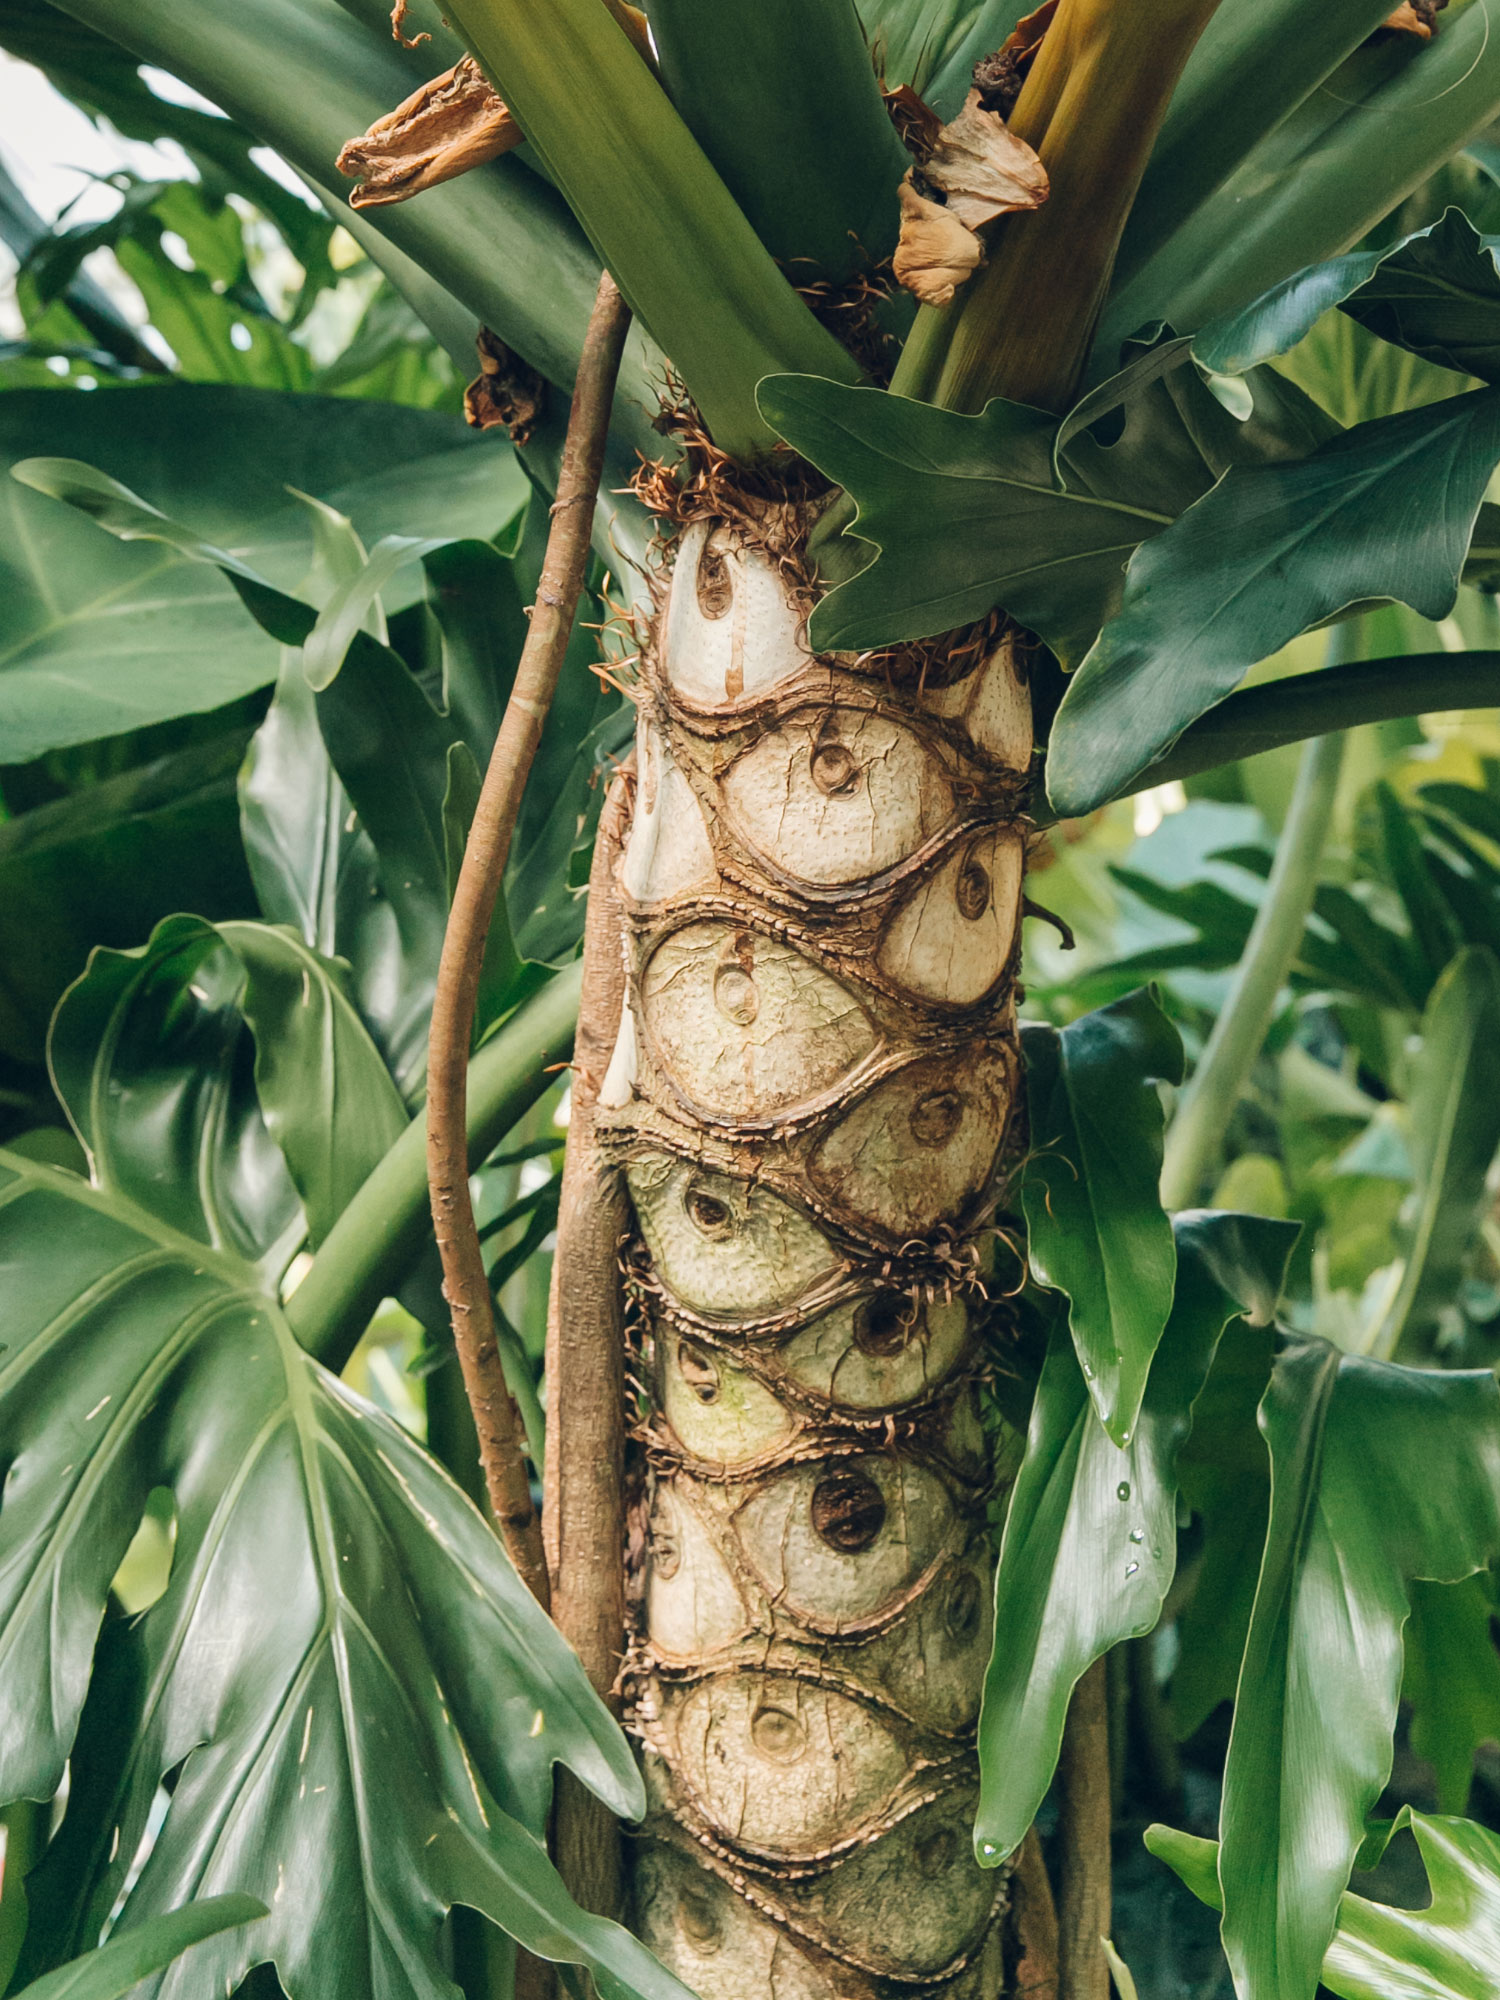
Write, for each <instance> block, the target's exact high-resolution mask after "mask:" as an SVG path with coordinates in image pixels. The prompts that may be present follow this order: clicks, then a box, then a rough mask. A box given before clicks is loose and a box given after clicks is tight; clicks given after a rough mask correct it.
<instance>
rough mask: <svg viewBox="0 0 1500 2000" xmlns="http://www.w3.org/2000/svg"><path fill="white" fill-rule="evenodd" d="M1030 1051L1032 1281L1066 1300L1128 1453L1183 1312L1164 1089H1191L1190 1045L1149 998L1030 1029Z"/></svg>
mask: <svg viewBox="0 0 1500 2000" xmlns="http://www.w3.org/2000/svg"><path fill="white" fill-rule="evenodd" d="M1021 1045H1022V1048H1023V1050H1024V1051H1025V1056H1026V1101H1027V1107H1028V1116H1029V1121H1030V1129H1031V1150H1030V1152H1029V1153H1028V1155H1027V1159H1026V1165H1025V1172H1024V1175H1023V1178H1022V1182H1021V1203H1022V1207H1023V1208H1024V1210H1025V1213H1026V1226H1027V1234H1028V1237H1029V1240H1030V1257H1031V1268H1032V1270H1033V1271H1034V1272H1035V1274H1036V1276H1037V1277H1038V1278H1039V1279H1040V1281H1041V1282H1042V1283H1043V1284H1044V1285H1052V1286H1055V1287H1056V1288H1057V1290H1059V1291H1061V1292H1065V1293H1066V1294H1067V1297H1068V1300H1069V1313H1068V1320H1069V1326H1070V1329H1071V1331H1072V1335H1073V1344H1074V1346H1075V1347H1076V1348H1077V1350H1078V1359H1079V1363H1080V1365H1081V1367H1082V1369H1083V1372H1084V1376H1085V1378H1086V1379H1087V1381H1088V1384H1089V1392H1090V1395H1091V1397H1092V1400H1093V1403H1094V1407H1095V1409H1096V1410H1097V1411H1098V1413H1099V1421H1100V1422H1101V1423H1102V1424H1103V1425H1104V1427H1105V1429H1106V1431H1107V1432H1108V1433H1109V1435H1110V1437H1111V1438H1112V1439H1113V1441H1114V1442H1115V1443H1116V1444H1117V1445H1123V1444H1127V1443H1128V1442H1129V1440H1130V1433H1131V1429H1132V1427H1133V1425H1134V1423H1135V1419H1136V1412H1137V1411H1138V1410H1139V1408H1140V1403H1141V1396H1142V1394H1143V1393H1144V1391H1145V1387H1146V1376H1147V1372H1148V1370H1149V1369H1150V1366H1151V1357H1152V1355H1153V1354H1154V1353H1155V1352H1156V1343H1157V1341H1158V1340H1159V1339H1160V1337H1161V1331H1162V1328H1163V1327H1164V1326H1165V1325H1166V1323H1167V1314H1168V1313H1169V1312H1170V1311H1171V1307H1172V1287H1173V1280H1174V1276H1175V1273H1176V1267H1177V1257H1176V1251H1175V1249H1174V1246H1173V1240H1172V1225H1171V1223H1170V1222H1169V1221H1168V1220H1167V1217H1166V1215H1165V1213H1164V1211H1163V1209H1162V1205H1161V1198H1160V1196H1159V1195H1158V1193H1157V1182H1158V1181H1159V1180H1160V1178H1161V1161H1162V1127H1163V1118H1162V1107H1161V1098H1160V1097H1159V1095H1158V1094H1157V1089H1156V1085H1157V1080H1158V1079H1161V1080H1163V1081H1165V1082H1168V1083H1180V1082H1181V1081H1182V1042H1181V1040H1180V1038H1179V1037H1178V1034H1177V1030H1176V1029H1175V1028H1174V1027H1173V1026H1172V1024H1171V1022H1170V1021H1169V1020H1168V1019H1167V1017H1166V1015H1165V1014H1164V1013H1163V1012H1162V1010H1161V1008H1160V1007H1159V1006H1158V1004H1157V1002H1156V1000H1155V998H1154V996H1153V995H1152V994H1150V993H1148V992H1147V991H1145V989H1144V988H1143V989H1142V990H1141V991H1140V992H1137V993H1132V994H1129V995H1128V996H1127V997H1126V998H1125V999H1123V1000H1116V1001H1115V1002H1114V1003H1113V1004H1112V1005H1110V1006H1108V1007H1100V1008H1097V1009H1096V1010H1095V1011H1094V1012H1093V1013H1091V1014H1085V1015H1083V1016H1082V1017H1081V1019H1079V1020H1077V1021H1074V1022H1073V1023H1072V1024H1071V1025H1070V1026H1068V1027H1066V1028H1063V1029H1061V1030H1059V1029H1056V1028H1050V1027H1043V1026H1041V1025H1040V1024H1038V1025H1035V1026H1032V1025H1027V1026H1026V1027H1024V1028H1023V1029H1022V1031H1021Z"/></svg>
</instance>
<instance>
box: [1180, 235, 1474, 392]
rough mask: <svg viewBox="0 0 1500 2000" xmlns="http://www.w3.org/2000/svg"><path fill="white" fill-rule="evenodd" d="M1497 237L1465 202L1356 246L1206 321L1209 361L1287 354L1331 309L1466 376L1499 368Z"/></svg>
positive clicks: (1202, 337) (1232, 370) (1236, 370)
mask: <svg viewBox="0 0 1500 2000" xmlns="http://www.w3.org/2000/svg"><path fill="white" fill-rule="evenodd" d="M1497 248H1500V244H1497V242H1496V241H1495V240H1494V239H1492V238H1490V237H1485V236H1481V235H1480V233H1479V231H1478V230H1477V229H1476V228H1475V227H1474V225H1473V223H1472V222H1470V220H1469V218H1468V217H1467V216H1466V215H1465V214H1464V212H1463V210H1462V209H1458V208H1450V209H1449V210H1448V212H1447V213H1446V214H1445V215H1444V216H1443V217H1442V219H1441V221H1438V222H1434V223H1432V224H1431V225H1430V226H1429V227H1428V228H1426V229H1423V230H1420V231H1418V233H1417V234H1416V235H1414V236H1408V237H1406V238H1404V239H1403V241H1401V242H1400V243H1397V244H1393V245H1391V246H1390V247H1389V248H1387V249H1383V250H1355V251H1351V252H1350V253H1349V255H1348V256H1346V257H1335V258H1333V259H1332V260H1331V261H1330V262H1328V263H1326V264H1314V265H1312V266H1310V267H1309V268H1308V269H1307V270H1305V271H1298V272H1297V273H1296V274H1295V275H1294V276H1292V277H1290V278H1287V279H1286V280H1285V281H1284V282H1283V283H1281V284H1280V285H1277V286H1275V287H1274V288H1273V289H1272V290H1271V291H1269V292H1267V293H1265V294H1264V295H1263V296H1262V297H1261V298H1258V299H1257V300H1256V301H1255V302H1254V304H1253V305H1249V306H1246V307H1245V309H1244V311H1243V312H1239V313H1235V314H1234V315H1233V316H1232V317H1231V318H1229V319H1224V320H1217V321H1215V323H1214V324H1213V325H1212V326H1209V327H1205V328H1204V330H1203V332H1202V333H1200V334H1199V335H1198V336H1197V337H1196V339H1195V340H1194V342H1193V352H1194V353H1195V354H1196V355H1197V356H1198V359H1199V360H1200V361H1201V362H1202V363H1203V365H1204V367H1205V368H1215V369H1218V370H1219V371H1220V372H1221V373H1225V374H1236V375H1237V374H1241V373H1243V371H1244V370H1245V369H1247V368H1252V367H1254V366H1255V364H1256V363H1257V362H1260V361H1269V360H1271V359H1272V357H1273V356H1275V355H1278V354H1285V353H1286V351H1287V349H1288V348H1290V347H1294V346H1295V345H1296V344H1297V342H1298V341H1299V340H1301V339H1302V338H1303V336H1304V335H1305V334H1307V333H1309V332H1311V330H1312V327H1313V323H1314V322H1315V321H1316V320H1317V319H1319V318H1320V317H1321V316H1322V314H1323V313H1325V312H1327V311H1328V310H1329V308H1330V307H1332V306H1341V307H1342V308H1343V310H1344V311H1345V312H1346V313H1348V314H1349V316H1350V318H1351V319H1355V320H1357V321H1358V322H1359V323H1360V325H1361V326H1364V327H1367V328H1368V329H1369V330H1370V332H1371V333H1374V334H1378V335H1379V336H1380V338H1381V339H1382V340H1387V341H1390V342H1391V343H1392V344H1393V345H1394V346H1397V347H1404V348H1407V349H1408V350H1409V351H1410V352H1411V353H1413V354H1419V355H1421V356H1422V357H1423V359H1424V360H1427V361H1433V362H1436V363H1437V364H1438V365H1439V367H1442V368H1451V369H1453V370H1454V371H1455V372H1456V373H1457V374H1459V375H1477V376H1479V377H1480V378H1481V379H1482V380H1484V381H1487V382H1490V381H1494V380H1495V379H1496V377H1497V375H1500V265H1497V263H1496V251H1497Z"/></svg>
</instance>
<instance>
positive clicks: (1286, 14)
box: [1116, 0, 1384, 283]
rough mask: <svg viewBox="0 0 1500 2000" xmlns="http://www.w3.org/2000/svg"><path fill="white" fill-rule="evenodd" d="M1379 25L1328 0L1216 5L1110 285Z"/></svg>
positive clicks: (1363, 12)
mask: <svg viewBox="0 0 1500 2000" xmlns="http://www.w3.org/2000/svg"><path fill="white" fill-rule="evenodd" d="M1383 19H1384V15H1383V14H1382V12H1381V8H1380V0H1335V3H1334V4H1328V5H1324V6H1321V7H1319V8H1318V9H1317V10H1316V12H1314V13H1311V14H1310V13H1308V11H1307V10H1306V9H1305V8H1303V7H1302V6H1301V5H1300V4H1299V0H1261V4H1258V5H1255V6H1251V7H1244V6H1234V5H1228V6H1221V7H1219V8H1218V9H1217V10H1216V11H1215V13H1214V14H1213V16H1212V18H1211V19H1210V20H1209V22H1208V25H1207V26H1206V27H1205V29H1204V31H1203V34H1202V35H1201V37H1200V38H1199V40H1198V43H1197V45H1196V47H1195V48H1194V50H1193V53H1192V54H1191V55H1190V56H1189V57H1188V61H1187V67H1186V69H1184V71H1183V73H1182V80H1181V82H1180V83H1179V84H1178V86H1177V88H1176V90H1175V91H1174V92H1173V94H1172V102H1171V104H1170V105H1169V106H1168V108H1167V115H1166V118H1165V120H1164V121H1163V124H1162V129H1161V132H1160V134H1159V135H1158V137H1157V141H1156V144H1155V145H1154V146H1153V147H1152V149H1151V158H1150V161H1149V163H1148V165H1147V168H1146V173H1145V176H1144V178H1143V180H1142V182H1141V187H1140V192H1139V193H1138V194H1137V196H1136V198H1135V204H1134V206H1133V208H1132V209H1131V212H1130V221H1129V225H1128V227H1127V229H1126V232H1125V237H1124V240H1123V242H1122V243H1121V245H1120V254H1119V257H1118V259H1117V261H1116V271H1117V278H1116V282H1117V283H1120V282H1123V281H1124V280H1125V279H1126V278H1127V277H1128V276H1129V275H1130V273H1131V272H1133V271H1135V270H1137V269H1138V268H1139V267H1140V265H1141V264H1142V263H1143V262H1144V261H1145V259H1146V258H1147V257H1149V256H1150V255H1151V253H1152V252H1153V251H1154V250H1156V249H1157V248H1159V247H1160V245H1161V244H1162V243H1164V242H1165V241H1167V239H1168V238H1169V237H1171V236H1172V235H1173V233H1174V232H1175V231H1176V230H1177V229H1179V228H1180V227H1181V226H1182V223H1183V222H1184V220H1185V219H1186V218H1187V217H1188V216H1190V215H1192V213H1193V212H1194V211H1195V210H1196V209H1198V208H1200V207H1201V206H1202V205H1203V203H1204V202H1205V201H1206V200H1207V199H1208V198H1209V196H1211V195H1212V194H1213V192H1214V190H1215V189H1216V188H1218V187H1221V186H1222V185H1223V183H1224V181H1225V180H1226V179H1227V178H1228V176H1229V174H1230V172H1231V171H1232V170H1233V169H1234V168H1235V167H1236V166H1238V165H1239V163H1240V161H1241V160H1242V159H1243V158H1244V157H1245V155H1246V153H1248V152H1249V151H1250V150H1251V149H1252V148H1253V147H1254V146H1255V145H1256V144H1257V142H1258V141H1259V140H1260V139H1262V138H1263V137H1264V136H1265V134H1266V133H1267V132H1270V131H1274V130H1275V128H1276V127H1277V126H1278V125H1279V124H1280V123H1281V122H1282V120H1283V119H1284V118H1285V117H1286V116H1287V114H1288V113H1289V112H1290V111H1292V110H1294V109H1295V107H1296V106H1297V105H1298V104H1300V103H1301V102H1302V101H1303V100H1304V99H1305V98H1307V97H1308V96H1310V95H1311V93H1312V92H1313V91H1314V90H1315V89H1316V87H1317V86H1318V85H1319V84H1320V83H1322V82H1323V80H1324V79H1325V78H1326V77H1327V76H1328V74H1329V72H1330V71H1331V70H1333V69H1335V68H1336V67H1337V66H1338V64H1339V63H1340V62H1342V61H1343V60H1344V58H1345V57H1346V56H1348V55H1349V54H1350V53H1351V52H1352V51H1353V50H1355V49H1356V48H1358V47H1359V45H1360V43H1361V42H1363V41H1364V40H1365V39H1366V38H1367V36H1368V35H1369V34H1370V32H1371V30H1372V29H1374V28H1377V27H1378V26H1379V25H1380V23H1381V21H1382V20H1383Z"/></svg>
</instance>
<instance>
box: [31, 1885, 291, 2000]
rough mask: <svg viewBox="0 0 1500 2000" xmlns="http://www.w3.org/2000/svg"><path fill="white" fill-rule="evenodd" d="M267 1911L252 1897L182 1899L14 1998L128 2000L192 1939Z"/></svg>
mask: <svg viewBox="0 0 1500 2000" xmlns="http://www.w3.org/2000/svg"><path fill="white" fill-rule="evenodd" d="M265 1914H266V1906H265V1904H264V1903H257V1902H256V1900H255V1898H254V1897H253V1896H238V1895H229V1896H209V1897H206V1898H205V1899H204V1901H202V1902H201V1903H186V1904H184V1905H183V1907H182V1908H181V1909H180V1910H168V1911H166V1912H165V1913H164V1914H163V1915H162V1916H159V1917H152V1918H150V1919H148V1921H147V1922H145V1923H143V1924H140V1925H138V1926H136V1928H134V1929H133V1930H128V1931H125V1932H121V1933H117V1934H116V1935H114V1936H112V1937H111V1938H110V1940H109V1942H108V1944H104V1945H101V1946H99V1948H98V1949H97V1950H95V1951H91V1952H88V1953H86V1954H85V1955H84V1956H83V1957H82V1958H76V1959H73V1960H71V1961H70V1962H69V1963H68V1964H67V1965H60V1966H59V1967H58V1968H57V1970H56V1971H55V1972H48V1973H44V1974H43V1975H42V1977H41V1978H40V1979H36V1980H33V1981H32V1983H31V1985H29V1986H28V1987H26V1989H25V1990H24V1992H22V1993H19V1994H18V1995H17V1996H16V2000H126V1995H127V1994H129V1993H132V1992H134V1991H135V1989H136V1988H137V1987H138V1986H139V1985H140V1983H141V1981H142V1980H143V1979H148V1978H149V1977H150V1976H151V1974H152V1973H153V1972H160V1971H161V1970H162V1968H163V1967H164V1966H168V1965H170V1964H171V1963H172V1961H173V1959H174V1958H180V1957H181V1956H182V1954H183V1953H184V1952H185V1951H191V1950H192V1948H193V1946H194V1945H195V1944H201V1943H202V1942H203V1940H204V1939H205V1938H211V1937H215V1936H217V1935H218V1933H219V1932H220V1931H227V1930H232V1929H234V1927H235V1926H236V1925H238V1924H248V1923H254V1922H255V1920H256V1918H257V1917H263V1916H264V1915H265Z"/></svg>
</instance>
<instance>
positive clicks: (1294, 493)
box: [1047, 389, 1500, 814]
mask: <svg viewBox="0 0 1500 2000" xmlns="http://www.w3.org/2000/svg"><path fill="white" fill-rule="evenodd" d="M1497 461H1500V390H1494V389H1483V390H1476V391H1475V392H1474V393H1472V394H1470V395H1467V396H1459V397H1455V398H1453V399H1452V400H1450V401H1447V402H1443V403H1439V404H1436V405H1433V406H1431V407H1429V408H1427V409H1422V410H1414V411H1410V412H1407V413H1406V414H1404V415H1400V416H1394V417H1385V418H1379V419H1376V420H1374V421H1372V422H1370V423H1366V424H1359V425H1357V426H1356V427H1355V429H1353V430H1351V431H1346V432H1344V433H1343V434H1342V435H1341V436H1339V437H1336V438H1334V439H1333V440H1332V441H1331V442H1330V443H1328V444H1325V445H1323V446H1321V447H1320V448H1319V449H1318V450H1317V451H1315V452H1313V453H1312V454H1311V455H1310V456H1309V457H1307V458H1304V459H1301V460H1298V461H1297V462H1295V463H1292V464H1283V465H1263V466H1253V467H1252V466H1238V467H1234V468H1232V469H1231V470H1230V471H1229V472H1228V473H1227V474H1226V475H1225V477H1224V478H1223V479H1222V480H1221V481H1220V482H1219V484H1218V485H1217V486H1215V487H1214V488H1213V490H1212V491H1211V492H1210V493H1208V494H1206V495H1205V496H1204V497H1203V499H1201V500H1200V501H1198V503H1197V504H1196V505H1195V506H1192V507H1190V508H1189V509H1188V511H1187V512H1186V513H1184V514H1183V515H1182V516H1181V518H1180V519H1179V520H1178V521H1177V522H1176V523H1175V524H1174V525H1173V526H1171V527H1170V528H1168V529H1167V530H1166V532H1165V533H1163V534H1161V535H1158V536H1157V537H1156V538H1155V539H1154V540H1152V541H1150V542H1148V543H1146V544H1145V545H1144V546H1143V547H1142V548H1140V549H1139V550H1138V551H1137V552H1136V554H1135V555H1133V556H1132V557H1131V560H1130V568H1129V572H1128V574H1127V577H1126V582H1125V593H1124V600H1123V604H1122V607H1121V610H1120V612H1119V615H1118V616H1117V617H1115V618H1113V619H1111V621H1110V623H1109V624H1108V625H1107V626H1106V627H1105V629H1104V631H1103V632H1102V634H1101V635H1100V637H1099V639H1098V641H1097V642H1096V644H1095V645H1094V647H1093V648H1092V650H1091V651H1090V653H1089V655H1088V657H1087V659H1086V660H1085V661H1084V662H1083V664H1082V666H1081V667H1080V668H1079V669H1078V672H1077V673H1076V674H1075V675H1074V677H1073V680H1072V681H1071V683H1070V684H1069V687H1068V691H1067V694H1066V695H1065V697H1064V699H1063V705H1062V707H1061V709H1060V710H1059V712H1058V715H1057V719H1056V722H1055V723H1054V725H1053V731H1052V737H1051V742H1050V747H1049V750H1048V757H1047V789H1048V795H1049V797H1050V798H1051V800H1052V803H1053V806H1054V808H1055V809H1056V810H1057V812H1058V813H1059V814H1073V813H1081V812H1087V811H1089V810H1091V809H1092V808H1093V807H1094V806H1096V805H1099V804H1101V803H1102V802H1103V801H1104V800H1106V799H1109V798H1113V797H1114V796H1115V795H1116V794H1117V793H1119V792H1121V791H1123V790H1125V789H1127V787H1128V786H1129V784H1130V783H1131V781H1132V780H1133V779H1134V778H1135V777H1136V776H1137V775H1138V774H1139V773H1141V772H1143V771H1144V770H1145V769H1146V768H1147V767H1148V766H1149V765H1150V763H1151V762H1152V760H1153V759H1154V758H1156V757H1158V756H1159V755H1160V754H1161V753H1162V751H1164V750H1165V749H1167V748H1168V747H1169V746H1170V745H1171V744H1172V743H1173V742H1175V740H1176V739H1177V737H1178V736H1179V735H1180V734H1181V733H1182V731H1183V730H1184V729H1185V728H1186V727H1187V725H1188V724H1189V723H1190V722H1192V721H1194V720H1196V718H1197V717H1198V716H1200V715H1202V714H1203V712H1204V711H1205V710H1206V709H1208V708H1211V707H1212V706H1213V704H1214V703H1215V702H1216V701H1218V700H1219V699H1221V697H1223V696H1224V695H1226V694H1228V693H1229V692H1230V690H1231V689H1232V688H1234V687H1235V685H1236V684H1237V683H1238V682H1239V681H1240V680H1241V679H1242V678H1243V677H1244V675H1245V673H1246V671H1247V670H1248V669H1249V668H1250V667H1251V666H1253V665H1254V664H1255V662H1256V661H1257V660H1262V659H1265V658H1267V657H1268V656H1269V655H1270V654H1272V653H1274V652H1276V651H1278V650H1279V649H1280V648H1281V647H1282V646H1284V645H1285V644H1286V643H1287V641H1288V640H1290V639H1293V638H1295V637H1296V636H1297V634H1298V633H1299V632H1303V631H1305V630H1306V629H1307V628H1308V627H1309V626H1310V625H1315V624H1317V623H1319V622H1320V621H1322V620H1324V619H1328V618H1332V617H1333V616H1334V615H1335V614H1336V613H1338V612H1340V611H1342V610H1345V609H1347V608H1348V607H1349V606H1350V605H1351V604H1354V603H1357V602H1359V601H1360V600H1362V599H1371V598H1395V599H1397V600H1399V601H1400V602H1401V603H1403V604H1410V605H1411V606H1412V608H1413V609H1414V610H1416V611H1418V612H1420V613H1421V614H1422V616H1423V617H1426V618H1433V619H1439V618H1444V617H1446V616H1447V615H1448V613H1449V612H1450V611H1451V610H1452V609H1453V605H1454V602H1455V600H1456V598H1457V595H1458V584H1459V578H1460V576H1461V574H1462V571H1463V565H1464V558H1465V556H1466V554H1467V552H1468V548H1469V543H1470V540H1471V538H1472V535H1473V530H1474V523H1475V520H1476V518H1477V515H1478V512H1479V505H1480V501H1481V500H1482V499H1483V497H1484V490H1485V487H1486V485H1487V484H1488V482H1489V478H1490V474H1491V473H1492V472H1493V470H1494V468H1495V465H1496V462H1497Z"/></svg>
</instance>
